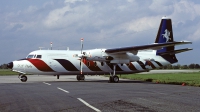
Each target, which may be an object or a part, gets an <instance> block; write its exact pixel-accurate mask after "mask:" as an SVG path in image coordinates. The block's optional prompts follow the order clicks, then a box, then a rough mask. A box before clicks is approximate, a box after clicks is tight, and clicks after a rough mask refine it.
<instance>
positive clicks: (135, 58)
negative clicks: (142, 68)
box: [126, 53, 140, 62]
mask: <svg viewBox="0 0 200 112" xmlns="http://www.w3.org/2000/svg"><path fill="white" fill-rule="evenodd" d="M126 55H127V58H128V59H129V60H130V62H133V61H139V60H140V58H139V57H138V56H136V55H134V54H132V53H126Z"/></svg>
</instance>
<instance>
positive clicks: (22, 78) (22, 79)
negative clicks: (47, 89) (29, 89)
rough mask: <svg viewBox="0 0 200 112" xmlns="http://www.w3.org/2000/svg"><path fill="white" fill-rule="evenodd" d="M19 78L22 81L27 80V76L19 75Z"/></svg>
mask: <svg viewBox="0 0 200 112" xmlns="http://www.w3.org/2000/svg"><path fill="white" fill-rule="evenodd" d="M20 80H21V81H22V82H26V81H27V80H28V78H27V76H25V75H22V76H21V77H20Z"/></svg>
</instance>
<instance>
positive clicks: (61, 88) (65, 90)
mask: <svg viewBox="0 0 200 112" xmlns="http://www.w3.org/2000/svg"><path fill="white" fill-rule="evenodd" d="M57 88H58V89H59V90H61V91H64V92H65V93H69V91H66V90H64V89H62V88H59V87H57Z"/></svg>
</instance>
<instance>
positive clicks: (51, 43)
mask: <svg viewBox="0 0 200 112" xmlns="http://www.w3.org/2000/svg"><path fill="white" fill-rule="evenodd" d="M52 44H53V43H52V42H51V50H52Z"/></svg>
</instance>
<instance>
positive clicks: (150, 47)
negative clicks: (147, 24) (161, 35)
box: [105, 41, 192, 53]
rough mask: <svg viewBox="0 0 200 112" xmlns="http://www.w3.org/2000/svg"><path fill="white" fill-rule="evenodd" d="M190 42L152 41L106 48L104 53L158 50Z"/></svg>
mask: <svg viewBox="0 0 200 112" xmlns="http://www.w3.org/2000/svg"><path fill="white" fill-rule="evenodd" d="M191 43H192V42H189V41H180V42H167V43H154V44H150V45H141V46H131V47H122V48H112V49H106V50H105V52H106V53H125V52H135V51H138V50H159V49H162V48H163V47H168V46H175V45H182V44H191Z"/></svg>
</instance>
